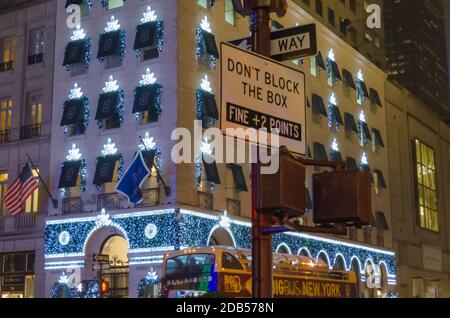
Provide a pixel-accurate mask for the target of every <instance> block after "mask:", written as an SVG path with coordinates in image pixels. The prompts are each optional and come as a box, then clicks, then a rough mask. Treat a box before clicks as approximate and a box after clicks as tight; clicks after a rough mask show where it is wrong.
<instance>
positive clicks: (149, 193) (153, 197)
mask: <svg viewBox="0 0 450 318" xmlns="http://www.w3.org/2000/svg"><path fill="white" fill-rule="evenodd" d="M141 192H142V196H143V198H144V200H143V201H142V202H141V204H139V205H140V206H144V207H149V206H155V205H158V204H159V188H153V189H144V190H142V191H141Z"/></svg>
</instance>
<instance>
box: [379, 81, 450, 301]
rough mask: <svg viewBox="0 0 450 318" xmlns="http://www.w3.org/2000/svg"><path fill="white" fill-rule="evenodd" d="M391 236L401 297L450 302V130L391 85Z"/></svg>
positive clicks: (388, 98)
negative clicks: (449, 213)
mask: <svg viewBox="0 0 450 318" xmlns="http://www.w3.org/2000/svg"><path fill="white" fill-rule="evenodd" d="M386 116H387V121H388V135H387V136H388V147H389V169H390V176H391V181H390V186H389V188H390V191H391V211H392V235H393V241H394V247H395V250H396V253H397V257H398V285H399V288H398V290H399V292H400V297H421V298H424V297H427V298H438V297H443V298H448V297H449V268H450V265H449V261H450V258H449V234H448V229H449V217H448V211H450V207H449V203H450V200H449V193H448V189H449V180H450V175H449V174H450V170H449V168H450V165H449V164H450V163H449V158H450V156H449V138H450V129H449V127H448V126H447V125H446V124H445V123H444V122H443V121H442V120H440V119H439V115H438V114H436V113H434V112H430V110H429V107H428V105H426V104H424V103H423V102H422V101H420V100H419V99H418V98H417V97H415V96H414V95H413V94H412V93H411V92H409V91H407V90H406V89H404V88H402V87H401V86H399V85H398V84H393V83H392V82H387V84H386Z"/></svg>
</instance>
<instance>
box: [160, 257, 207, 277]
mask: <svg viewBox="0 0 450 318" xmlns="http://www.w3.org/2000/svg"><path fill="white" fill-rule="evenodd" d="M214 261H215V257H214V255H212V254H190V255H181V256H177V257H173V258H170V259H168V260H167V262H166V276H167V277H171V278H176V277H183V276H186V275H187V276H198V275H200V274H201V273H204V272H205V270H207V271H208V272H209V271H210V270H211V266H214Z"/></svg>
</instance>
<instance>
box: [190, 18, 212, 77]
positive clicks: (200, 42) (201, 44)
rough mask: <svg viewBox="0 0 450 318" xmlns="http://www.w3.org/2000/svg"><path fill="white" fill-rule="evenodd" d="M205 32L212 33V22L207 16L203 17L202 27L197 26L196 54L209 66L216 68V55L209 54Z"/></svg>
mask: <svg viewBox="0 0 450 318" xmlns="http://www.w3.org/2000/svg"><path fill="white" fill-rule="evenodd" d="M203 32H207V33H212V29H211V24H210V23H209V22H208V17H206V16H205V17H204V18H203V19H202V22H201V24H200V27H199V28H197V30H196V32H195V37H196V41H197V49H196V56H197V59H199V60H202V61H203V63H204V64H205V65H208V64H209V68H210V69H212V70H214V69H216V66H217V65H216V64H217V61H216V57H215V56H214V55H212V54H208V52H207V50H206V43H205V39H204V36H203Z"/></svg>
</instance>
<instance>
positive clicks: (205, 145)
mask: <svg viewBox="0 0 450 318" xmlns="http://www.w3.org/2000/svg"><path fill="white" fill-rule="evenodd" d="M212 153H213V151H212V148H211V144H210V143H209V142H208V140H207V139H205V140H204V141H203V142H202V145H201V147H200V152H199V153H198V154H197V156H196V164H195V180H196V182H197V187H200V186H201V185H202V183H203V182H204V183H205V184H206V185H205V187H206V188H208V189H209V190H210V191H211V192H212V193H214V192H215V191H216V184H215V183H214V182H209V181H207V180H205V179H206V178H205V176H204V173H203V154H206V155H208V156H211V155H212Z"/></svg>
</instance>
